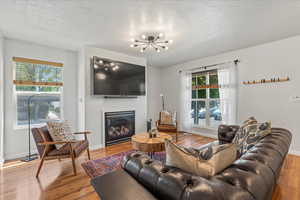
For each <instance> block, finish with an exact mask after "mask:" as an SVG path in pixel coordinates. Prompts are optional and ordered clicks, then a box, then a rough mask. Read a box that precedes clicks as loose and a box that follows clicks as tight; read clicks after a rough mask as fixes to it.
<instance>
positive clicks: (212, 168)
mask: <svg viewBox="0 0 300 200" xmlns="http://www.w3.org/2000/svg"><path fill="white" fill-rule="evenodd" d="M165 147H166V165H168V166H172V167H177V168H180V169H182V170H184V171H186V172H189V173H193V174H195V175H199V176H202V177H205V178H208V177H211V176H214V175H215V174H217V173H219V172H221V171H223V170H224V169H225V168H226V167H228V166H229V165H230V164H232V163H233V162H234V161H235V160H236V152H237V149H236V146H235V145H234V144H224V145H218V143H217V142H215V143H210V144H208V145H205V146H204V147H202V148H200V149H185V148H181V147H179V146H177V145H176V144H174V143H172V142H171V141H169V140H165Z"/></svg>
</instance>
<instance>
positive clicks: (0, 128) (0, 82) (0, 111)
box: [0, 32, 4, 167]
mask: <svg viewBox="0 0 300 200" xmlns="http://www.w3.org/2000/svg"><path fill="white" fill-rule="evenodd" d="M3 60H4V37H3V35H2V33H1V32H0V167H1V165H2V164H3V161H4V152H3V150H4V148H3V140H4V68H3V62H4V61H3Z"/></svg>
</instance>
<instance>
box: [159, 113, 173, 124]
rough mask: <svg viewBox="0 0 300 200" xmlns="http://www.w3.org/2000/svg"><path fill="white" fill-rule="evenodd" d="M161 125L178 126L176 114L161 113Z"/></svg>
mask: <svg viewBox="0 0 300 200" xmlns="http://www.w3.org/2000/svg"><path fill="white" fill-rule="evenodd" d="M160 124H164V125H175V124H176V112H174V113H171V112H168V111H161V112H160Z"/></svg>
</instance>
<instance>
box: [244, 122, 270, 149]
mask: <svg viewBox="0 0 300 200" xmlns="http://www.w3.org/2000/svg"><path fill="white" fill-rule="evenodd" d="M243 131H244V132H246V135H247V136H246V138H245V140H244V141H243V143H242V147H241V154H244V153H246V152H247V151H248V150H249V149H250V148H252V147H253V146H254V145H255V144H257V143H258V142H259V141H260V140H261V139H262V138H264V137H265V136H267V135H268V134H270V133H271V122H265V123H257V124H249V125H248V126H246V127H244V129H243Z"/></svg>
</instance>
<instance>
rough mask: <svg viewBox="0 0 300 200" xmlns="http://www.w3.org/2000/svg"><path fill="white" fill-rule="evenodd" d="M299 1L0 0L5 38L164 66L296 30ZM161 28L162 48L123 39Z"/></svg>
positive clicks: (299, 28) (0, 26)
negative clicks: (167, 42)
mask: <svg viewBox="0 0 300 200" xmlns="http://www.w3.org/2000/svg"><path fill="white" fill-rule="evenodd" d="M299 19H300V0H0V30H2V32H3V33H4V35H5V36H6V37H9V38H16V39H22V40H26V41H31V42H35V43H39V44H45V45H49V46H55V47H60V48H66V49H72V50H78V49H80V48H81V47H83V46H84V45H92V46H96V47H100V48H104V49H109V50H113V51H118V52H122V53H126V54H129V55H134V56H139V57H146V58H147V59H148V64H149V65H150V66H155V67H164V66H170V65H174V64H178V63H182V62H185V61H188V60H192V59H196V58H201V57H205V56H209V55H215V54H218V53H221V52H225V51H229V50H234V49H239V48H244V47H248V46H253V45H257V44H261V43H265V42H269V41H274V40H278V39H282V38H286V37H290V36H294V35H298V34H300V25H299ZM149 32H163V33H164V34H165V35H166V39H173V40H174V43H173V44H172V46H170V49H169V50H168V51H165V52H161V53H156V52H154V51H153V52H152V51H147V52H146V53H144V54H141V53H140V52H139V50H138V49H133V48H130V47H129V45H130V38H132V37H135V38H137V37H139V36H140V35H141V34H143V33H149Z"/></svg>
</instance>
